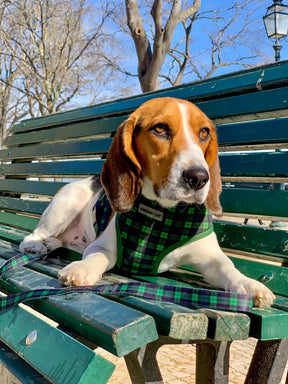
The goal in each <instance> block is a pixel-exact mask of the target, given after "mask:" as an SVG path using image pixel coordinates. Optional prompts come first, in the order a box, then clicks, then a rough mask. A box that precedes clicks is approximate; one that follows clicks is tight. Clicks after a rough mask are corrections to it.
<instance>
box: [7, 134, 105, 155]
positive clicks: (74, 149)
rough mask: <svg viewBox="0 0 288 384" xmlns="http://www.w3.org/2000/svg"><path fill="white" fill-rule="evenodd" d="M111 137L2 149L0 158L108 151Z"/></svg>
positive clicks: (97, 153)
mask: <svg viewBox="0 0 288 384" xmlns="http://www.w3.org/2000/svg"><path fill="white" fill-rule="evenodd" d="M111 142H112V139H111V138H104V139H98V140H85V141H77V142H75V141H71V142H66V143H62V142H61V143H51V144H39V145H31V146H27V147H20V148H10V149H3V150H1V151H0V159H1V160H2V161H3V160H5V161H9V160H11V159H13V160H16V159H17V160H34V159H36V160H43V159H44V160H45V159H53V158H60V159H61V158H65V157H66V158H67V157H71V158H75V157H83V158H87V157H89V156H93V157H96V156H97V155H101V154H105V153H107V152H108V150H109V148H110V145H111Z"/></svg>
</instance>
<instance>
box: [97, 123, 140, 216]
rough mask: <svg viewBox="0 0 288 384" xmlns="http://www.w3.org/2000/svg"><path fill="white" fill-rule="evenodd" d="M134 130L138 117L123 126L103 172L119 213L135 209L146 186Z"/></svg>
mask: <svg viewBox="0 0 288 384" xmlns="http://www.w3.org/2000/svg"><path fill="white" fill-rule="evenodd" d="M134 128H135V117H134V116H131V117H129V119H128V120H126V121H125V122H124V123H122V124H121V125H120V127H119V128H118V130H117V132H116V135H115V137H114V139H113V142H112V144H111V147H110V150H109V152H108V155H107V159H106V161H105V163H104V165H103V169H102V173H101V182H102V185H103V187H104V189H105V192H106V195H107V197H108V199H109V201H110V204H111V206H112V208H113V209H114V210H115V211H116V212H127V211H129V210H131V209H132V207H133V205H134V201H135V199H136V198H137V196H138V195H139V193H140V192H141V188H142V184H143V180H142V172H141V166H140V164H139V162H138V160H137V157H136V154H135V152H134V149H133V132H134Z"/></svg>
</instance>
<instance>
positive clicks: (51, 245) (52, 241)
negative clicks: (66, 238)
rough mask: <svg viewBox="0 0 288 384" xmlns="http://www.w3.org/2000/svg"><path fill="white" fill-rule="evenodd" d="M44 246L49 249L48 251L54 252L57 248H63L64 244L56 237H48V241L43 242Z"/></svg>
mask: <svg viewBox="0 0 288 384" xmlns="http://www.w3.org/2000/svg"><path fill="white" fill-rule="evenodd" d="M43 244H44V245H45V247H46V248H47V251H48V252H50V251H53V250H54V249H56V248H59V247H62V242H61V241H60V240H58V239H56V238H55V237H47V239H45V240H43Z"/></svg>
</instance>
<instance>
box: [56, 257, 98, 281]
mask: <svg viewBox="0 0 288 384" xmlns="http://www.w3.org/2000/svg"><path fill="white" fill-rule="evenodd" d="M58 277H59V279H60V281H61V283H62V284H64V285H75V286H82V285H94V284H95V283H96V282H97V281H99V280H101V278H102V273H101V272H99V271H97V270H95V269H94V268H93V269H92V268H91V266H90V264H89V263H87V261H85V260H81V261H74V262H73V263H71V264H69V265H67V266H66V267H65V268H63V269H62V270H61V271H60V272H59V273H58Z"/></svg>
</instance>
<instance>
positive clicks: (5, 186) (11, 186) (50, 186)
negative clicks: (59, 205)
mask: <svg viewBox="0 0 288 384" xmlns="http://www.w3.org/2000/svg"><path fill="white" fill-rule="evenodd" d="M65 184H67V183H64V182H57V181H53V182H49V181H29V180H17V179H0V191H1V192H2V193H3V192H11V193H13V192H14V193H15V192H16V193H21V194H22V193H27V194H31V195H46V196H54V195H55V193H56V192H57V191H58V190H59V189H60V188H62V187H63V186H64V185H65Z"/></svg>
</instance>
